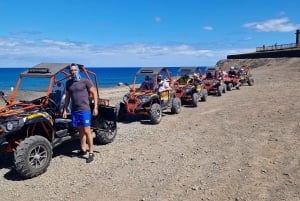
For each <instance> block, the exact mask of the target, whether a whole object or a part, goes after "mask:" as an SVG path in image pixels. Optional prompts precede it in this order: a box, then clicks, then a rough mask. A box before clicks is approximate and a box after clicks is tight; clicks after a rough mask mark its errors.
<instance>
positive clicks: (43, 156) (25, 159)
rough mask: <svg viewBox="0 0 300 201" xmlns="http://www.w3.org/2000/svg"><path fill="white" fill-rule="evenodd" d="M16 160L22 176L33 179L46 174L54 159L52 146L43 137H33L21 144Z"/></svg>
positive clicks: (15, 162) (15, 163) (17, 168)
mask: <svg viewBox="0 0 300 201" xmlns="http://www.w3.org/2000/svg"><path fill="white" fill-rule="evenodd" d="M14 158H15V159H14V165H15V170H16V171H17V172H18V173H19V174H20V176H22V177H24V178H32V177H35V176H38V175H41V174H42V173H44V172H46V170H47V168H48V166H49V165H50V161H51V159H52V146H51V144H50V142H49V141H48V140H47V139H46V138H45V137H43V136H39V135H35V136H31V137H28V138H26V139H25V140H24V141H22V142H21V143H20V144H19V146H18V147H17V150H16V151H15V153H14Z"/></svg>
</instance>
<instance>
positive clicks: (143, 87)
mask: <svg viewBox="0 0 300 201" xmlns="http://www.w3.org/2000/svg"><path fill="white" fill-rule="evenodd" d="M153 87H154V82H153V80H152V79H151V78H150V76H149V75H146V76H145V80H144V82H143V83H142V84H141V86H140V89H141V90H151V89H153Z"/></svg>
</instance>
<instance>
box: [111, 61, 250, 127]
mask: <svg viewBox="0 0 300 201" xmlns="http://www.w3.org/2000/svg"><path fill="white" fill-rule="evenodd" d="M164 82H168V85H170V86H171V88H168V89H166V90H164V91H160V90H159V89H160V87H161V86H162V85H163V83H164ZM246 83H247V84H248V85H249V86H252V85H253V84H254V79H253V78H252V75H251V73H250V68H249V67H248V66H242V67H239V68H237V67H231V68H230V70H229V71H228V72H226V71H224V70H222V69H220V68H217V67H209V68H207V69H206V72H205V73H204V74H202V72H201V67H194V66H193V67H180V68H179V69H178V72H177V76H176V77H172V76H171V72H170V71H169V70H168V68H166V67H143V68H140V69H139V70H138V71H137V73H136V74H135V76H134V81H133V84H132V85H129V84H128V83H127V84H126V85H127V86H129V92H128V93H126V94H125V95H124V97H123V101H121V102H120V103H118V104H117V105H116V108H117V119H118V121H125V120H126V119H127V120H128V118H129V117H137V116H143V117H145V118H144V119H147V120H150V123H152V124H159V123H160V121H161V119H162V114H163V111H165V110H168V109H170V113H171V114H179V113H180V111H181V106H182V105H186V106H191V107H197V106H198V103H199V102H205V101H206V100H207V97H208V95H212V94H214V95H217V96H222V94H223V93H226V91H231V90H232V89H234V88H235V89H239V88H240V87H241V86H242V85H244V84H246Z"/></svg>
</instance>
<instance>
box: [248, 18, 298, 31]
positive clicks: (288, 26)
mask: <svg viewBox="0 0 300 201" xmlns="http://www.w3.org/2000/svg"><path fill="white" fill-rule="evenodd" d="M244 27H246V28H250V29H254V30H256V31H258V32H291V31H295V30H296V29H299V28H300V24H292V23H290V22H289V19H288V18H287V17H283V18H279V19H270V20H266V21H262V22H251V23H247V24H244Z"/></svg>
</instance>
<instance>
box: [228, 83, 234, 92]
mask: <svg viewBox="0 0 300 201" xmlns="http://www.w3.org/2000/svg"><path fill="white" fill-rule="evenodd" d="M232 88H233V84H232V83H231V82H230V83H228V84H227V90H228V91H231V90H232Z"/></svg>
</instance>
